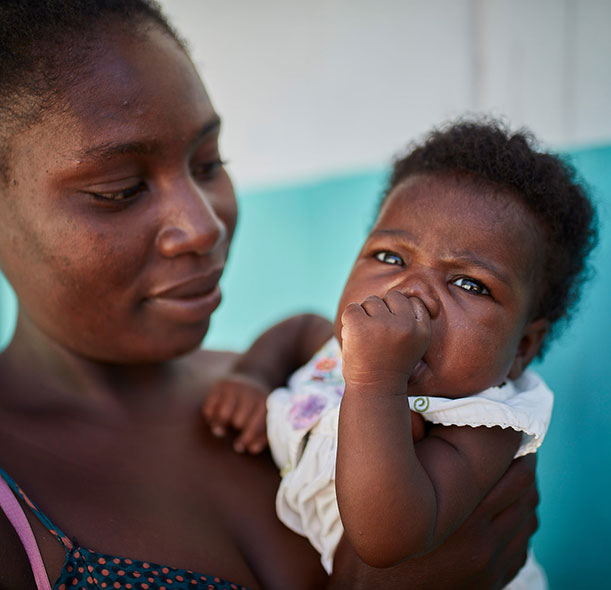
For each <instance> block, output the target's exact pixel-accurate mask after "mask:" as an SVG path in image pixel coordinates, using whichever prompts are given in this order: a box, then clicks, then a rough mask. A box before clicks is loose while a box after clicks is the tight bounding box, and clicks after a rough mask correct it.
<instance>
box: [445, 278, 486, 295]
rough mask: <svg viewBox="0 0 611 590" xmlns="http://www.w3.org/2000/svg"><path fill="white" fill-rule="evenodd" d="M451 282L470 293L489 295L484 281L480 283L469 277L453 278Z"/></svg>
mask: <svg viewBox="0 0 611 590" xmlns="http://www.w3.org/2000/svg"><path fill="white" fill-rule="evenodd" d="M453 283H454V284H455V285H456V286H457V287H460V288H461V289H464V290H465V291H469V292H470V293H475V294H476V295H490V291H489V290H488V287H486V285H484V283H480V281H476V280H475V279H470V278H469V277H460V278H458V279H454V281H453Z"/></svg>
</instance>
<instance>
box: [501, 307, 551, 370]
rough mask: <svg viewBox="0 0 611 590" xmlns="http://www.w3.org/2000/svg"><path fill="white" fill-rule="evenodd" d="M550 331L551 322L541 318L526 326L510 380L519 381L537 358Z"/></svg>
mask: <svg viewBox="0 0 611 590" xmlns="http://www.w3.org/2000/svg"><path fill="white" fill-rule="evenodd" d="M548 329H549V320H548V319H546V318H539V319H538V320H534V321H532V322H530V323H528V324H526V326H525V327H524V332H523V333H522V338H521V339H520V343H519V344H518V350H517V351H516V356H515V357H514V359H513V363H512V364H511V367H510V368H509V373H508V374H507V376H508V377H509V378H510V379H517V378H518V377H519V376H520V375H521V374H522V373H523V372H524V369H526V367H528V365H529V364H530V363H531V361H532V360H533V359H534V358H535V357H536V356H537V353H538V352H539V350H540V349H541V344H542V343H543V338H545V335H546V334H547V331H548Z"/></svg>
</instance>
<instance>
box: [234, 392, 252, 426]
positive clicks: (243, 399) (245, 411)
mask: <svg viewBox="0 0 611 590" xmlns="http://www.w3.org/2000/svg"><path fill="white" fill-rule="evenodd" d="M256 395H258V393H257V392H252V391H247V392H242V394H241V395H240V394H238V395H237V401H236V406H235V410H234V412H233V414H232V416H231V425H232V426H233V427H234V428H235V429H236V430H243V429H244V428H245V426H246V424H247V423H248V420H249V419H250V416H251V414H252V413H253V412H254V409H255V404H256V403H257V401H256V397H255V396H256Z"/></svg>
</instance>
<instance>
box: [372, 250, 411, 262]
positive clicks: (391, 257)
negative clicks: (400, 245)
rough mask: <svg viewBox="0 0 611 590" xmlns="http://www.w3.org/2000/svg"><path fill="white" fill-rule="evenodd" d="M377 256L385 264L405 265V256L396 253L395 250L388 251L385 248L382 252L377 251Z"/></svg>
mask: <svg viewBox="0 0 611 590" xmlns="http://www.w3.org/2000/svg"><path fill="white" fill-rule="evenodd" d="M375 257H376V259H377V260H379V261H380V262H383V263H384V264H396V265H398V266H403V264H404V263H403V258H401V256H399V255H397V254H394V253H393V252H388V251H386V250H383V251H382V252H376V254H375Z"/></svg>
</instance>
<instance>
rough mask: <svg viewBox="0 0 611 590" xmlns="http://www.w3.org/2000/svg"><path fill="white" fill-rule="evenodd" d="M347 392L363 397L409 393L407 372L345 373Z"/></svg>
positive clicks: (347, 393)
mask: <svg viewBox="0 0 611 590" xmlns="http://www.w3.org/2000/svg"><path fill="white" fill-rule="evenodd" d="M344 378H345V381H346V392H345V393H344V395H353V396H361V397H388V396H405V395H407V380H408V378H409V375H408V374H406V373H402V372H399V373H395V372H394V371H393V372H390V371H389V372H384V373H382V374H380V373H378V372H376V373H367V374H364V375H358V376H352V375H345V376H344Z"/></svg>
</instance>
